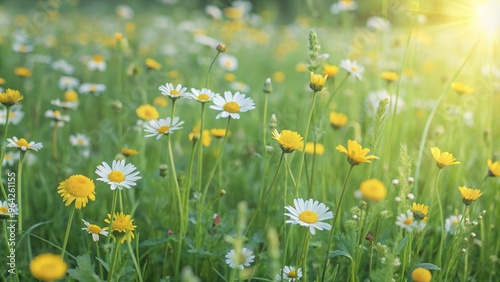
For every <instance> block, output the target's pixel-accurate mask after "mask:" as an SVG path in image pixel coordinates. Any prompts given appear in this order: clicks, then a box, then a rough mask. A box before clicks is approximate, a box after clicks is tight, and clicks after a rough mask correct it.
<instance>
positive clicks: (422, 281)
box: [411, 267, 432, 282]
mask: <svg viewBox="0 0 500 282" xmlns="http://www.w3.org/2000/svg"><path fill="white" fill-rule="evenodd" d="M411 279H412V280H413V281H415V282H430V281H431V280H432V274H431V271H430V270H428V269H426V268H423V267H417V268H415V269H414V270H413V271H412V272H411Z"/></svg>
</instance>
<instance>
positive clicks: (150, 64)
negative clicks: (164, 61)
mask: <svg viewBox="0 0 500 282" xmlns="http://www.w3.org/2000/svg"><path fill="white" fill-rule="evenodd" d="M145 64H146V67H147V68H148V70H159V69H161V64H160V63H158V62H157V61H155V60H153V59H151V58H147V59H146V61H145Z"/></svg>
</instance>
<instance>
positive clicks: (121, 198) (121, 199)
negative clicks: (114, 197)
mask: <svg viewBox="0 0 500 282" xmlns="http://www.w3.org/2000/svg"><path fill="white" fill-rule="evenodd" d="M118 200H119V202H120V211H121V212H123V211H124V210H123V195H122V190H121V189H118Z"/></svg>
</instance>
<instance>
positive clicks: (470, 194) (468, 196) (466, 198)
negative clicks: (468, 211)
mask: <svg viewBox="0 0 500 282" xmlns="http://www.w3.org/2000/svg"><path fill="white" fill-rule="evenodd" d="M458 189H459V190H460V194H461V195H462V201H463V203H464V204H466V205H467V206H468V205H470V204H472V202H474V201H475V200H477V199H478V198H479V197H481V195H483V193H481V190H479V189H472V188H467V187H465V186H461V187H458Z"/></svg>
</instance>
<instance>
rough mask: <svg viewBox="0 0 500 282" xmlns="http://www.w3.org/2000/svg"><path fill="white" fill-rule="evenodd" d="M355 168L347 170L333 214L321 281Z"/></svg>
mask: <svg viewBox="0 0 500 282" xmlns="http://www.w3.org/2000/svg"><path fill="white" fill-rule="evenodd" d="M353 168H354V165H351V167H350V168H349V172H347V176H346V177H345V180H344V185H343V186H342V192H341V194H340V199H339V202H338V204H337V209H336V210H335V214H334V215H333V224H332V230H330V237H329V239H328V245H327V247H326V256H325V261H324V262H323V272H322V273H321V281H325V274H326V266H327V264H328V257H329V255H330V246H331V245H332V240H333V233H334V230H335V223H336V222H337V219H338V218H339V217H340V210H341V208H342V201H343V200H344V194H345V188H346V187H347V181H348V180H349V176H350V175H351V172H352V169H353Z"/></svg>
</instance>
